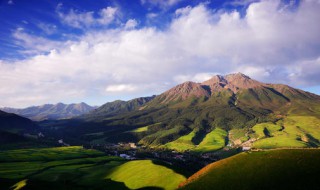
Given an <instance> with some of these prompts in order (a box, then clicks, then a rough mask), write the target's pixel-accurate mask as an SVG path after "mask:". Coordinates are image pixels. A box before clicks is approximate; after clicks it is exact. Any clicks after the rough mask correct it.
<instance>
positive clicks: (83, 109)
mask: <svg viewBox="0 0 320 190" xmlns="http://www.w3.org/2000/svg"><path fill="white" fill-rule="evenodd" d="M95 108H96V107H92V106H89V105H87V104H86V103H79V104H63V103H58V104H45V105H42V106H32V107H27V108H24V109H15V108H1V110H3V111H5V112H9V113H15V114H17V115H20V116H23V117H27V118H29V119H32V120H35V121H41V120H57V119H66V118H71V117H75V116H78V115H81V114H85V113H88V112H89V111H91V110H93V109H95Z"/></svg>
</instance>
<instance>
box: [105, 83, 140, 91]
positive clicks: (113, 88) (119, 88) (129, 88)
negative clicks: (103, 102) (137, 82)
mask: <svg viewBox="0 0 320 190" xmlns="http://www.w3.org/2000/svg"><path fill="white" fill-rule="evenodd" d="M136 88H137V87H136V86H134V85H132V84H118V85H109V86H107V88H106V92H131V91H134V90H136Z"/></svg>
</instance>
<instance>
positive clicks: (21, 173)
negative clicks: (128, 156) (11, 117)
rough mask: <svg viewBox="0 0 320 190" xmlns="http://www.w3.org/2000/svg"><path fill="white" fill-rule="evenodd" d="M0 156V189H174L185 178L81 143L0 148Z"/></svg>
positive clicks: (161, 167)
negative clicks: (0, 149) (82, 145)
mask: <svg viewBox="0 0 320 190" xmlns="http://www.w3.org/2000/svg"><path fill="white" fill-rule="evenodd" d="M7 155H8V157H6V156H7ZM9 158H10V159H11V160H10V159H9ZM0 159H1V161H0V187H1V189H10V188H12V189H14V188H15V187H21V188H22V189H68V188H70V189H136V188H145V187H155V188H162V189H174V188H175V187H177V186H178V184H179V183H181V182H183V181H184V180H185V179H186V178H185V177H184V176H183V175H181V174H179V173H176V172H175V171H174V170H172V169H170V168H168V167H167V166H164V165H159V164H158V163H154V162H153V161H150V160H136V161H127V160H124V159H122V158H119V157H110V156H105V155H104V154H103V153H102V152H99V151H95V150H86V149H83V148H82V147H61V148H52V149H50V148H45V149H24V150H13V151H4V152H1V153H0Z"/></svg>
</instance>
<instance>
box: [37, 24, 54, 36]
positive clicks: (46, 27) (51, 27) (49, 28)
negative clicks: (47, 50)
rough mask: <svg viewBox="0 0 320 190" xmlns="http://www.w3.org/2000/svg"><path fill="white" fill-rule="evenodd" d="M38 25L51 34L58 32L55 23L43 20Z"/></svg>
mask: <svg viewBox="0 0 320 190" xmlns="http://www.w3.org/2000/svg"><path fill="white" fill-rule="evenodd" d="M37 26H38V28H40V29H41V30H42V31H43V32H45V33H46V34H48V35H51V34H54V33H56V32H57V26H56V25H53V24H46V23H42V22H41V23H38V24H37Z"/></svg>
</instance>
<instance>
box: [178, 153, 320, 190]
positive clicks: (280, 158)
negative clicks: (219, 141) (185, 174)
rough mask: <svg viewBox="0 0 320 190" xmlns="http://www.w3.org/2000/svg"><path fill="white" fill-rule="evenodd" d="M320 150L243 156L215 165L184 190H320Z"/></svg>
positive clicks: (199, 173)
mask: <svg viewBox="0 0 320 190" xmlns="http://www.w3.org/2000/svg"><path fill="white" fill-rule="evenodd" d="M319 156H320V150H319V149H304V150H302V149H300V150H272V151H261V152H249V153H246V152H245V153H241V154H238V155H236V156H233V157H230V158H227V159H224V160H220V161H217V162H215V163H212V164H210V165H208V166H206V167H205V168H203V169H201V170H200V171H199V172H197V173H195V174H194V175H192V176H191V177H190V178H189V179H188V180H187V181H186V182H184V183H183V184H181V187H180V189H217V190H222V189H248V190H250V189H317V188H318V187H319V185H320V182H319V180H318V174H319V172H320V163H319V161H318V158H319Z"/></svg>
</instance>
